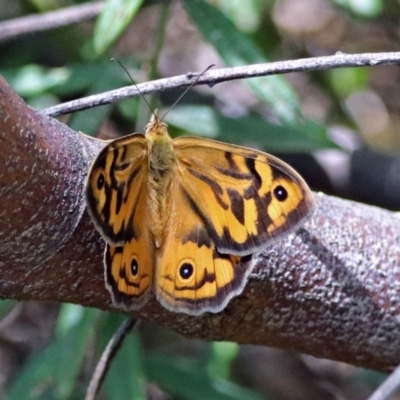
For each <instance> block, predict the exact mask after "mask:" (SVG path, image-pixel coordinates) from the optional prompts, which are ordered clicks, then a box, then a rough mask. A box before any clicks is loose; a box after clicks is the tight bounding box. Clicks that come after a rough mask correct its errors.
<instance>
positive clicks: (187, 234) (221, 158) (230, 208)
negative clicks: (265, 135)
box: [155, 137, 314, 315]
mask: <svg viewBox="0 0 400 400" xmlns="http://www.w3.org/2000/svg"><path fill="white" fill-rule="evenodd" d="M173 147H174V154H175V156H176V158H177V163H176V166H175V170H174V183H173V186H172V187H171V190H170V191H171V193H172V194H171V198H170V212H169V215H168V217H167V221H168V222H167V227H166V237H165V240H164V242H163V246H162V249H161V251H160V254H158V256H157V259H156V288H155V291H156V295H157V298H158V300H159V301H160V302H161V303H162V304H163V305H164V306H165V307H167V308H169V309H171V310H173V311H183V312H187V313H189V314H194V315H197V314H201V313H203V312H205V311H211V312H218V311H220V310H222V309H223V308H224V307H225V306H226V304H227V303H228V301H229V300H230V299H231V298H232V297H233V296H235V295H238V294H239V293H240V292H241V291H242V290H243V287H244V285H245V283H246V280H247V276H248V275H249V273H250V271H251V269H252V265H253V264H252V258H253V255H254V253H256V252H258V251H260V250H261V249H263V248H265V247H266V246H267V245H269V244H271V243H272V242H273V241H274V240H275V239H277V238H279V237H282V236H284V235H286V234H289V233H290V232H293V231H294V230H295V229H296V228H297V227H298V226H299V225H300V224H301V223H302V222H304V221H305V220H306V219H307V218H308V217H309V216H310V215H311V213H312V210H313V204H314V203H313V198H312V194H311V191H310V190H309V189H308V187H307V185H306V184H305V182H304V181H303V179H302V178H301V177H300V176H299V175H298V174H297V173H296V172H295V171H294V170H292V169H291V168H290V167H289V166H288V165H286V164H285V163H283V162H282V161H280V160H278V159H276V158H275V157H273V156H270V155H268V154H265V153H262V152H259V151H256V150H251V149H246V148H243V147H237V146H233V145H226V144H224V143H220V142H214V141H211V140H204V139H201V138H192V137H190V138H189V137H184V138H178V139H175V140H174V141H173Z"/></svg>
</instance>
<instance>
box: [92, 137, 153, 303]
mask: <svg viewBox="0 0 400 400" xmlns="http://www.w3.org/2000/svg"><path fill="white" fill-rule="evenodd" d="M147 160H148V145H147V141H146V139H145V137H144V136H143V135H141V134H134V135H131V136H128V137H125V138H122V139H118V140H115V141H113V142H112V143H110V144H109V145H107V146H106V147H105V148H104V149H103V150H102V151H101V152H100V154H99V155H98V157H97V158H96V160H95V161H94V163H93V165H92V168H91V170H90V172H89V177H88V182H89V187H88V190H87V192H86V193H87V202H88V210H89V212H90V214H91V217H92V219H93V221H95V224H96V227H97V229H98V230H99V231H100V233H101V234H102V236H103V238H104V240H105V241H106V243H107V244H106V250H105V256H104V262H105V279H106V285H107V287H108V289H109V290H110V292H111V294H112V298H113V301H114V303H115V304H116V305H117V306H120V307H123V308H124V309H127V310H128V309H137V308H140V307H141V306H142V305H143V304H144V303H145V302H146V301H147V300H148V298H149V295H150V291H151V287H152V284H153V275H154V248H153V247H154V246H153V243H152V240H151V238H150V234H149V230H148V227H147V220H146V216H147V204H148V186H147V182H148V163H147Z"/></svg>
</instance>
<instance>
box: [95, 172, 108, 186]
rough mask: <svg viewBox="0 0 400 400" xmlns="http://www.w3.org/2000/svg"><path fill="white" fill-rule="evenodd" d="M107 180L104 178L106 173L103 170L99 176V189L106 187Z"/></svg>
mask: <svg viewBox="0 0 400 400" xmlns="http://www.w3.org/2000/svg"><path fill="white" fill-rule="evenodd" d="M105 183H106V180H105V178H104V174H103V173H102V172H101V173H100V174H99V176H98V178H97V190H101V189H103V187H104V184H105Z"/></svg>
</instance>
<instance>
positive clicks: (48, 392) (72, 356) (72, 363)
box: [7, 306, 99, 400]
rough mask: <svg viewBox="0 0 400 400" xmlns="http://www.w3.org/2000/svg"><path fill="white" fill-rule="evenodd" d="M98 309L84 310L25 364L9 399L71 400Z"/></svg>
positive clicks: (13, 384)
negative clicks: (72, 322)
mask: <svg viewBox="0 0 400 400" xmlns="http://www.w3.org/2000/svg"><path fill="white" fill-rule="evenodd" d="M75 307H78V306H75ZM98 315H99V311H98V310H91V309H84V312H83V313H82V314H81V316H80V318H79V321H76V323H74V324H72V325H71V327H70V329H67V330H66V331H64V329H61V330H60V334H59V335H58V336H56V337H55V338H54V340H53V341H52V342H51V343H50V344H49V345H48V346H47V347H46V348H45V349H44V350H42V351H41V352H39V353H38V354H35V355H33V356H32V357H30V359H29V360H28V361H27V362H26V363H25V365H24V367H23V368H22V370H21V371H20V373H19V374H18V376H17V378H16V379H15V380H14V382H13V383H12V385H11V388H10V390H9V393H8V396H7V399H8V400H20V399H31V400H33V399H46V400H49V399H57V400H64V399H68V398H69V396H70V395H71V393H72V392H73V390H74V388H75V387H76V386H75V383H76V378H77V376H78V373H79V371H80V367H81V363H82V359H83V357H84V354H85V352H86V347H87V343H88V341H89V340H90V339H91V336H92V335H91V334H92V332H93V326H94V323H95V321H96V319H97V318H98Z"/></svg>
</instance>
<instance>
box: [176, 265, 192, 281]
mask: <svg viewBox="0 0 400 400" xmlns="http://www.w3.org/2000/svg"><path fill="white" fill-rule="evenodd" d="M193 272H194V267H193V265H192V264H190V263H188V262H185V263H183V264H182V265H181V266H180V268H179V275H180V276H181V278H182V279H189V278H190V277H191V276H192V275H193Z"/></svg>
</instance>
